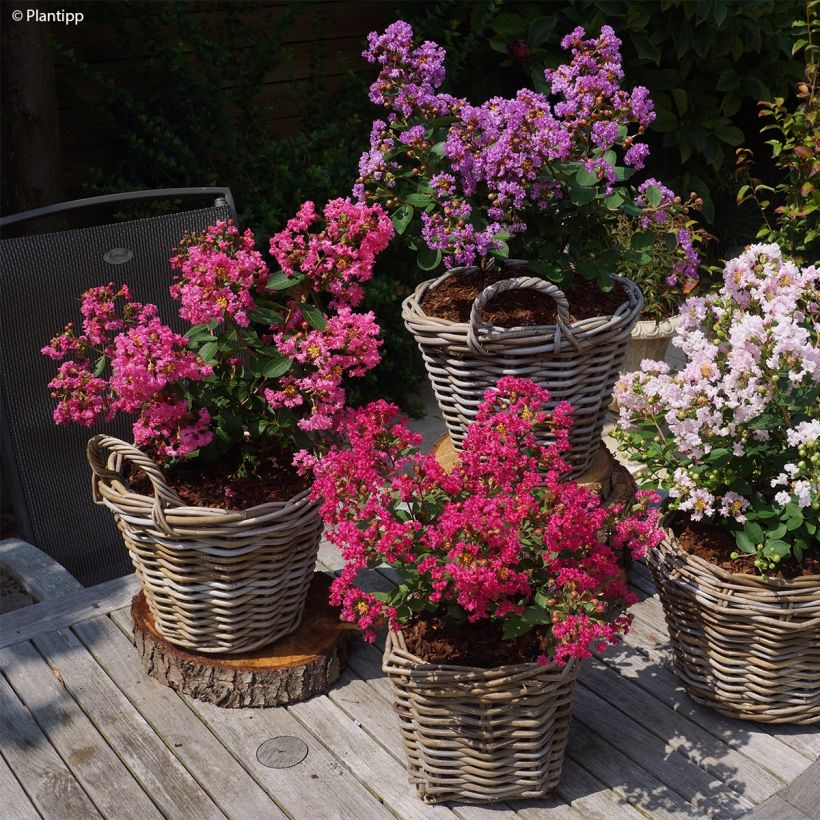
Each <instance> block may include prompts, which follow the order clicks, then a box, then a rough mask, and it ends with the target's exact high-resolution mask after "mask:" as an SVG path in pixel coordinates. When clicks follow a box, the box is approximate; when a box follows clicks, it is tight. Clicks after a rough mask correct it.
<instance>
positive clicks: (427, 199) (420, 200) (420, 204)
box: [404, 194, 433, 208]
mask: <svg viewBox="0 0 820 820" xmlns="http://www.w3.org/2000/svg"><path fill="white" fill-rule="evenodd" d="M404 201H405V202H406V203H407V204H408V205H412V206H413V207H414V208H426V207H427V206H428V205H429V204H430V203H431V202H432V201H433V198H432V197H431V196H429V195H428V194H408V195H407V196H406V197H404Z"/></svg>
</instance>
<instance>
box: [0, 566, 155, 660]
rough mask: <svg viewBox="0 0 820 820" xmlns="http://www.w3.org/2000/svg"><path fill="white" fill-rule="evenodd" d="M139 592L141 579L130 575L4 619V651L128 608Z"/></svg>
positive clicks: (0, 622)
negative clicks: (46, 634)
mask: <svg viewBox="0 0 820 820" xmlns="http://www.w3.org/2000/svg"><path fill="white" fill-rule="evenodd" d="M137 592H139V581H138V580H137V576H136V575H126V576H124V577H122V578H115V579H114V580H113V581H106V582H105V583H104V584H99V585H98V586H95V587H89V588H88V589H83V590H82V591H80V592H72V593H69V594H66V595H61V596H60V597H59V598H52V599H50V600H47V601H42V602H41V603H39V604H32V605H31V606H25V607H23V608H22V609H15V610H14V611H13V612H8V613H7V614H5V615H0V649H3V648H4V647H6V646H12V645H13V644H15V643H19V642H20V641H27V640H29V639H30V638H33V637H34V636H35V635H39V634H40V633H41V632H45V631H53V630H56V629H63V628H64V627H66V626H71V625H73V624H76V623H80V622H81V621H87V620H89V619H90V618H96V617H98V616H99V615H105V614H106V613H107V612H110V611H111V610H112V609H119V607H121V606H125V605H126V604H127V603H129V602H130V600H131V598H133V597H134V595H136V594H137Z"/></svg>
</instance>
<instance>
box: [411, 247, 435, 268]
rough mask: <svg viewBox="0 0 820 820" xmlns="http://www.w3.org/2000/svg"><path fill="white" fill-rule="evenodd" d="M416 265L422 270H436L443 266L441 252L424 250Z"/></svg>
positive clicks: (420, 253) (419, 254) (419, 255)
mask: <svg viewBox="0 0 820 820" xmlns="http://www.w3.org/2000/svg"><path fill="white" fill-rule="evenodd" d="M416 264H417V265H418V266H419V267H420V268H421V269H422V270H435V269H436V268H437V267H438V266H439V265H440V264H441V251H438V250H436V251H434V250H431V249H430V248H422V249H421V250H420V251H419V253H418V256H417V257H416Z"/></svg>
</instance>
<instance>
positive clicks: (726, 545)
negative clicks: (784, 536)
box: [672, 517, 820, 579]
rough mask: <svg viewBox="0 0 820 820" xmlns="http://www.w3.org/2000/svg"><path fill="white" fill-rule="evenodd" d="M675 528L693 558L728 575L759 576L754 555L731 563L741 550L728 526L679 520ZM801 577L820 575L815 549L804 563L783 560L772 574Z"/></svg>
mask: <svg viewBox="0 0 820 820" xmlns="http://www.w3.org/2000/svg"><path fill="white" fill-rule="evenodd" d="M672 529H673V530H674V532H675V535H677V537H678V542H679V543H680V545H681V547H682V548H683V549H684V550H685V551H686V552H688V553H689V554H690V555H697V556H698V557H699V558H702V559H703V560H704V561H708V562H709V563H710V564H714V565H715V566H718V567H720V568H721V569H724V570H726V571H728V572H737V573H739V574H741V575H759V574H760V573H759V572H758V570H757V567H756V566H755V565H754V561H755V556H753V555H743V554H741V557H740V558H738V559H737V560H736V561H733V560H732V558H731V555H732V553H733V552H737V551H738V548H737V544H736V543H735V539H734V537H733V536H732V535H731V534H730V533H729V532H728V531H727V530H726V528H725V527H722V526H720V525H719V524H709V523H707V522H705V521H689V520H687V519H681V518H680V517H678V518H676V519H675V520H674V521H673V522H672ZM801 575H820V555H818V554H817V551H816V550H815V551H813V552H808V553H805V554H804V555H803V561H802V563H799V564H798V563H797V561H795V560H794V558H792V557H791V556H789V557H788V558H784V559H783V560H782V561H781V562H780V565H779V567H778V571H777V572H770V573H769V576H770V577H772V578H785V579H788V578H799V577H800V576H801Z"/></svg>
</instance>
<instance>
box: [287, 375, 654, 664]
mask: <svg viewBox="0 0 820 820" xmlns="http://www.w3.org/2000/svg"><path fill="white" fill-rule="evenodd" d="M548 401H549V394H548V393H547V391H546V390H543V389H541V388H539V387H538V386H537V385H535V384H534V383H533V382H531V381H526V380H523V379H517V378H513V377H505V378H503V379H501V380H500V381H499V382H498V385H497V388H495V389H491V390H488V391H487V393H486V394H485V399H484V402H483V404H482V405H481V407H480V409H479V413H478V417H477V420H476V421H475V422H474V423H473V424H472V425H471V426H470V428H469V431H468V434H467V438H466V440H465V443H464V450H463V452H462V453H461V463H460V464H459V465H457V466H456V467H455V469H454V470H453V472H452V473H449V474H448V473H447V472H445V471H444V470H443V469H442V467H441V466H440V465H439V463H438V462H437V461H436V459H435V457H434V456H433V455H432V454H424V453H421V452H420V451H419V444H420V442H421V437H420V436H419V435H417V434H414V433H411V432H410V431H409V430H408V429H407V427H405V426H404V424H403V422H401V421H397V420H396V412H397V408H396V407H395V406H393V405H390V404H387V403H386V402H383V401H379V402H375V403H373V404H370V405H368V406H367V407H365V408H363V409H361V410H358V411H355V412H352V413H350V414H349V415H348V416H347V418H346V420H345V422H344V424H343V426H342V432H343V434H344V436H345V437H346V439H347V446H346V447H340V446H334V447H333V449H331V451H330V452H329V453H328V454H327V455H326V456H325V457H324V458H323V459H322V460H321V461H318V462H317V461H316V460H315V459H308V460H306V461H304V462H303V466H304V468H305V469H307V468H309V467H311V466H312V467H313V470H314V473H315V475H316V481H315V484H314V489H313V495H314V497H315V498H316V499H321V500H322V502H323V504H322V508H321V515H322V517H323V519H324V522H325V533H326V536H327V538H328V539H329V540H330V541H331V542H332V543H334V544H335V545H336V546H338V547H339V548H340V549H341V552H342V556H343V557H344V559H345V562H346V563H345V567H344V569H343V570H342V573H341V575H339V577H338V578H337V579H336V580H335V581H334V583H333V587H332V591H331V601H332V603H334V604H335V605H337V606H341V607H342V618H343V619H345V620H348V621H352V622H355V623H357V624H358V625H359V626H360V627H361V628H362V630H363V632H364V635H365V637H366V638H368V639H369V640H373V639H374V637H375V632H374V625H375V624H376V622H377V621H378V620H380V619H381V618H386V619H387V620H388V622H389V625H390V627H391V628H392V629H398V628H400V626H401V624H404V623H408V622H409V621H410V620H411V619H412V618H413V616H414V615H415V614H416V613H419V612H421V611H422V610H426V611H428V612H431V613H435V614H436V615H439V616H441V617H442V618H444V619H448V620H453V621H455V622H457V623H464V622H467V621H469V622H475V621H481V620H492V621H500V622H502V623H503V627H504V635H505V637H508V638H511V637H515V636H518V635H521V634H523V633H525V632H527V631H528V630H529V629H531V628H532V627H534V626H538V625H550V627H551V632H550V638H549V641H548V642H547V652H546V654H545V655H543V656H541V657H540V658H539V661H540V662H541V663H547V662H548V660H554V661H555V662H556V663H559V664H563V663H565V662H566V661H567V660H568V659H569V658H571V657H577V658H581V657H585V656H588V655H589V654H590V652H591V651H592V649H594V648H601V647H603V646H604V645H606V644H607V643H611V642H614V641H615V640H617V638H618V636H620V635H621V634H623V633H624V632H625V631H626V630H627V629H628V626H629V622H630V616H629V615H627V614H626V613H625V612H624V611H623V610H624V607H625V606H626V605H628V604H629V603H631V601H632V598H631V596H630V593H629V592H628V591H627V588H626V586H625V584H624V583H623V582H622V580H621V579H620V577H619V564H618V561H619V558H620V557H621V556H622V555H623V554H624V552H627V553H631V554H632V555H634V556H638V555H641V554H643V551H644V550H645V549H646V548H647V547H651V546H654V545H655V544H656V543H657V542H658V540H659V539H660V532H659V531H658V530H657V528H656V526H655V525H656V518H657V513H656V511H655V510H651V509H649V508H648V501H649V500H651V494H644V495H643V496H642V497H641V498H640V499H639V502H638V504H637V506H636V508H635V509H634V510H633V511H632V512H631V513H629V514H625V513H624V512H623V510H622V508H621V507H620V506H613V507H609V508H607V507H603V506H602V505H601V502H600V500H599V498H598V496H596V495H594V494H593V493H592V492H590V491H589V490H588V489H587V488H585V487H580V486H578V485H576V484H573V483H568V482H565V481H562V480H561V479H562V476H565V475H566V473H567V472H569V467H568V466H567V464H566V463H565V462H564V460H563V459H562V457H561V453H562V452H564V451H566V450H567V449H568V448H569V442H568V430H569V427H570V424H571V415H572V414H571V408H570V406H569V405H568V404H567V403H566V402H563V403H561V404H559V405H558V406H557V407H556V408H555V409H554V410H552V412H548V411H547V410H545V409H544V408H545V405H546V403H547V402H548ZM542 425H550V426H551V427H553V429H554V432H555V443H554V444H552V445H550V446H549V447H544V446H542V445H539V444H538V442H537V440H536V429H537V428H538V427H540V426H542ZM382 563H386V564H388V565H390V566H391V567H393V568H394V569H396V570H397V572H398V574H399V575H400V577H401V578H402V581H403V583H402V584H401V585H399V586H398V587H397V588H396V589H395V590H393V591H391V592H389V593H384V594H373V593H369V592H365V591H363V590H361V589H359V588H358V587H357V584H356V577H357V574H358V572H359V571H360V570H362V569H365V568H372V567H376V566H378V565H380V564H382Z"/></svg>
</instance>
